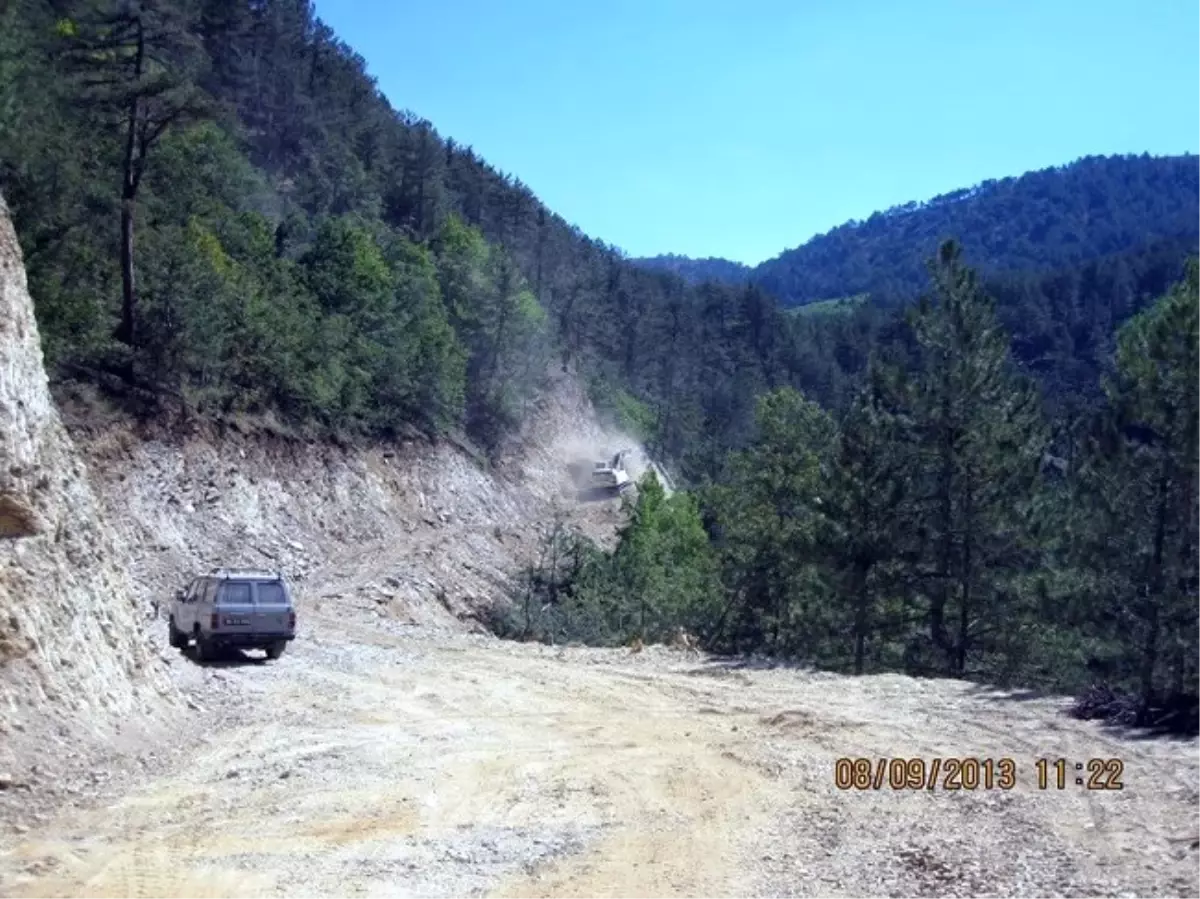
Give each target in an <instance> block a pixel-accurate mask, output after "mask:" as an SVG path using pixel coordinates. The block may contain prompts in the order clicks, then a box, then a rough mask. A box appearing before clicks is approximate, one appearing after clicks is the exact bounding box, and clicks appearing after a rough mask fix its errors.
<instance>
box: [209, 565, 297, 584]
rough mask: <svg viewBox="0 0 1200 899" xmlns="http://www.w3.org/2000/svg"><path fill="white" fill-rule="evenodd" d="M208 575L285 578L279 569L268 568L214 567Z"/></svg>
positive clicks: (270, 578) (268, 578)
mask: <svg viewBox="0 0 1200 899" xmlns="http://www.w3.org/2000/svg"><path fill="white" fill-rule="evenodd" d="M208 575H209V577H218V578H235V577H252V578H262V579H264V580H269V581H278V580H282V579H283V577H282V575H281V574H280V573H279V572H278V571H272V570H271V569H268V568H214V569H212V570H211V571H209V573H208Z"/></svg>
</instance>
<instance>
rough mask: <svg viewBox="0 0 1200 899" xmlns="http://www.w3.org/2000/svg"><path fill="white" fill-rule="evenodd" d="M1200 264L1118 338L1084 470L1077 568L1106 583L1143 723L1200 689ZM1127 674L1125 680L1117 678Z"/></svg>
mask: <svg viewBox="0 0 1200 899" xmlns="http://www.w3.org/2000/svg"><path fill="white" fill-rule="evenodd" d="M1197 281H1198V279H1197V264H1196V261H1195V259H1193V260H1192V261H1191V262H1190V263H1189V265H1188V268H1187V273H1186V276H1185V278H1184V279H1183V281H1181V282H1180V283H1179V284H1177V285H1176V286H1175V287H1174V288H1173V289H1172V290H1171V291H1170V293H1168V294H1167V296H1165V297H1164V298H1162V299H1161V300H1160V301H1159V302H1158V303H1156V304H1155V305H1154V306H1153V307H1151V308H1150V309H1148V310H1146V311H1145V312H1142V313H1140V314H1139V315H1137V316H1136V317H1135V318H1133V319H1131V320H1130V321H1129V322H1127V323H1126V324H1125V325H1124V326H1123V327H1122V329H1121V331H1120V333H1119V337H1118V343H1117V352H1116V373H1115V376H1114V377H1113V378H1111V379H1110V380H1109V381H1108V383H1107V384H1106V385H1105V392H1106V394H1107V397H1108V402H1109V406H1108V410H1107V412H1106V413H1105V415H1104V418H1103V420H1102V424H1103V426H1104V429H1103V430H1102V431H1101V433H1100V434H1099V435H1098V436H1097V438H1096V439H1095V440H1094V441H1093V444H1092V447H1091V453H1090V454H1089V455H1088V457H1087V459H1086V463H1085V467H1084V470H1083V487H1084V489H1083V491H1082V493H1083V496H1082V497H1081V499H1084V500H1085V501H1086V502H1087V505H1086V506H1085V507H1084V508H1085V509H1086V513H1085V514H1086V517H1085V518H1084V520H1083V522H1082V523H1083V526H1084V527H1083V533H1084V534H1085V535H1086V539H1085V540H1084V541H1083V542H1082V544H1081V548H1080V551H1081V553H1082V554H1083V558H1082V560H1081V562H1082V563H1083V564H1084V565H1085V566H1087V567H1089V568H1091V569H1092V570H1094V571H1096V572H1097V573H1099V575H1100V577H1099V578H1097V580H1096V582H1095V588H1096V590H1097V592H1098V593H1099V594H1100V596H1101V597H1102V600H1101V601H1100V602H1098V603H1095V605H1097V606H1099V608H1098V609H1097V610H1096V611H1097V612H1099V613H1100V614H1099V615H1098V616H1097V615H1094V616H1093V617H1098V619H1099V620H1100V621H1103V622H1107V623H1108V630H1107V634H1106V636H1107V637H1108V639H1110V640H1112V641H1114V642H1115V643H1117V644H1119V645H1122V646H1123V649H1122V651H1121V654H1120V656H1119V657H1118V660H1122V659H1123V660H1127V664H1126V665H1118V666H1117V669H1116V670H1117V673H1118V679H1121V677H1120V676H1121V675H1124V679H1127V680H1128V682H1129V683H1130V684H1131V685H1132V686H1134V687H1135V688H1136V689H1137V691H1138V695H1139V698H1140V704H1141V712H1140V714H1141V716H1142V718H1143V719H1144V718H1145V717H1146V716H1147V715H1148V714H1149V711H1150V709H1151V707H1152V706H1153V705H1154V704H1155V702H1156V701H1157V699H1158V698H1160V697H1161V696H1162V694H1163V693H1168V694H1170V693H1174V694H1180V693H1184V692H1187V691H1189V690H1190V691H1191V692H1194V691H1195V688H1196V679H1197V652H1198V650H1197V645H1198V641H1200V635H1198V633H1197V606H1196V596H1197V574H1196V571H1197V561H1198V559H1197V556H1198V553H1200V549H1198V539H1200V538H1198V530H1200V526H1198V523H1197V501H1196V495H1197V489H1198V488H1200V484H1198V481H1197V456H1198V455H1200V447H1198V445H1197V437H1198V433H1200V418H1198V416H1200V411H1198V410H1200V395H1198V387H1197V381H1198V378H1200V371H1198V368H1200V361H1198V351H1197V342H1198V340H1200V328H1198V325H1197V318H1198V299H1197V295H1198V290H1197ZM1122 668H1123V669H1124V670H1122Z"/></svg>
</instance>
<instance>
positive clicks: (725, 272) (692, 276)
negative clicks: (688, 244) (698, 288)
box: [630, 253, 753, 284]
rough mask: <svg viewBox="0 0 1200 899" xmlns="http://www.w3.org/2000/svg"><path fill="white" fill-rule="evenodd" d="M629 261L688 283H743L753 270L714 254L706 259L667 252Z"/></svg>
mask: <svg viewBox="0 0 1200 899" xmlns="http://www.w3.org/2000/svg"><path fill="white" fill-rule="evenodd" d="M630 261H631V262H633V263H634V264H635V265H640V266H642V267H643V268H649V269H658V270H660V271H665V272H672V273H674V274H676V275H679V276H680V277H681V278H683V280H684V281H686V282H687V283H688V284H700V283H702V282H704V281H717V282H720V283H722V284H745V283H746V282H747V281H748V280H749V279H750V275H751V273H752V271H753V270H752V269H751V267H750V266H748V265H743V264H742V263H740V262H731V261H730V260H728V259H718V258H717V257H715V256H709V257H708V258H706V259H692V258H690V257H688V256H677V255H675V254H673V253H668V254H666V255H665V256H644V257H641V258H636V259H632V260H630Z"/></svg>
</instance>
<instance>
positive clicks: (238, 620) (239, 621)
mask: <svg viewBox="0 0 1200 899" xmlns="http://www.w3.org/2000/svg"><path fill="white" fill-rule="evenodd" d="M225 623H226V624H228V625H230V626H234V625H238V624H249V623H250V619H249V618H226V619H225Z"/></svg>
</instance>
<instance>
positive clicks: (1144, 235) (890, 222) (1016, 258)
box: [637, 155, 1200, 306]
mask: <svg viewBox="0 0 1200 899" xmlns="http://www.w3.org/2000/svg"><path fill="white" fill-rule="evenodd" d="M948 237H954V238H955V239H956V240H957V241H958V242H959V243H961V244H962V247H963V250H964V251H965V252H966V253H967V254H968V255H969V256H970V257H971V258H972V259H975V260H977V264H978V266H979V268H980V270H981V271H982V272H983V273H984V274H986V275H989V276H993V275H1007V274H1014V273H1029V272H1037V271H1045V270H1058V271H1062V270H1067V269H1070V268H1077V267H1079V266H1081V265H1083V264H1086V263H1088V262H1090V261H1092V260H1094V259H1098V258H1102V257H1112V256H1114V255H1117V254H1120V253H1124V252H1128V251H1138V250H1141V249H1143V248H1145V247H1147V246H1152V245H1156V244H1164V243H1166V244H1178V243H1182V244H1183V245H1185V246H1188V247H1194V246H1195V245H1196V242H1197V240H1200V158H1197V157H1196V156H1191V155H1187V156H1173V157H1151V156H1148V155H1142V156H1111V157H1104V156H1092V157H1085V158H1083V159H1080V160H1077V161H1075V162H1073V163H1070V164H1069V165H1064V166H1060V167H1056V168H1050V169H1044V170H1042V171H1037V172H1028V173H1026V174H1024V175H1021V176H1020V177H1015V178H1003V179H1000V180H993V181H985V182H983V183H982V184H978V185H975V186H974V187H970V188H964V189H962V190H956V191H953V192H951V193H948V194H944V195H943V196H939V197H934V198H933V199H932V200H929V201H927V202H924V203H917V202H913V203H907V204H905V205H903V206H897V207H895V208H892V209H888V210H886V211H883V212H877V213H875V214H874V215H872V216H871V217H870V218H869V219H867V220H866V221H864V222H855V221H851V222H847V223H846V224H844V225H840V226H838V227H836V228H834V229H832V230H831V231H829V232H827V233H825V234H821V235H818V236H816V237H814V238H812V239H811V240H809V241H807V242H806V243H804V244H803V245H802V246H799V247H797V248H796V249H794V250H788V251H786V252H784V253H781V254H780V255H779V256H777V257H775V258H774V259H768V260H766V261H765V262H762V263H760V264H759V265H757V266H754V267H752V268H750V267H746V266H743V265H740V264H738V263H734V262H729V261H728V260H724V259H688V258H686V257H683V256H674V255H667V256H657V257H652V258H647V259H639V260H637V262H638V264H639V265H643V266H646V267H649V268H654V269H665V270H669V271H673V272H677V273H679V274H681V275H683V276H684V277H685V278H687V279H688V280H689V281H692V282H699V281H704V280H715V281H722V282H727V283H736V284H743V283H747V282H754V283H756V284H758V285H760V286H761V287H763V288H764V289H766V290H767V292H768V293H771V294H773V295H774V296H776V297H778V298H779V299H780V301H781V302H782V303H783V304H784V305H785V306H794V305H803V304H805V303H813V302H818V301H821V300H829V299H836V298H838V297H844V296H852V295H856V294H863V293H866V294H871V295H872V297H874V298H875V300H876V302H879V303H882V304H884V305H887V304H889V303H895V302H898V301H904V300H908V299H911V298H912V297H913V296H915V295H916V294H917V292H918V291H920V290H921V288H922V286H923V285H924V281H925V272H924V270H923V268H922V266H921V262H920V260H922V259H925V258H927V257H928V256H930V255H931V254H932V253H933V252H934V250H935V249H936V248H937V246H938V244H939V243H940V242H941V241H942V240H944V239H946V238H948Z"/></svg>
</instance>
